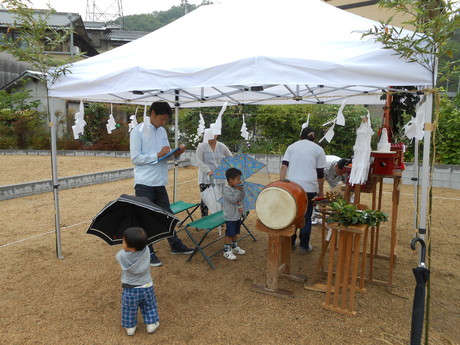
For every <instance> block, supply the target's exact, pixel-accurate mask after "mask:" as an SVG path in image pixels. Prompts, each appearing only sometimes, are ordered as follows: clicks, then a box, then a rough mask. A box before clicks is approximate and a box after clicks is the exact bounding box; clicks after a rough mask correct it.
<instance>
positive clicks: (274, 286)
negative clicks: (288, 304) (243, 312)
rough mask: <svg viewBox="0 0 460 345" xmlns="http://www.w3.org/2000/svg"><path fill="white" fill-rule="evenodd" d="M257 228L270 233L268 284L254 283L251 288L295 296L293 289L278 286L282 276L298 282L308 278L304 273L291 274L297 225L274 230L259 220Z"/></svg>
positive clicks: (284, 296) (276, 295)
mask: <svg viewBox="0 0 460 345" xmlns="http://www.w3.org/2000/svg"><path fill="white" fill-rule="evenodd" d="M256 228H257V230H259V231H263V232H266V233H268V253H267V284H266V285H265V286H264V285H261V284H252V286H251V288H252V289H253V290H254V291H256V292H260V293H263V294H267V295H271V296H275V297H282V298H291V297H293V294H294V292H293V291H289V290H285V289H280V288H278V279H279V278H280V277H281V278H286V279H289V280H292V281H295V282H298V283H303V282H305V280H306V276H304V275H302V274H291V236H292V235H293V234H294V232H295V225H291V226H289V227H287V228H284V229H280V230H274V229H270V228H268V227H266V226H265V225H264V224H262V222H261V221H260V220H257V222H256Z"/></svg>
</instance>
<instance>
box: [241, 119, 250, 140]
mask: <svg viewBox="0 0 460 345" xmlns="http://www.w3.org/2000/svg"><path fill="white" fill-rule="evenodd" d="M241 136H242V137H243V138H244V139H245V140H249V132H248V128H247V127H246V122H245V121H244V114H243V125H242V126H241Z"/></svg>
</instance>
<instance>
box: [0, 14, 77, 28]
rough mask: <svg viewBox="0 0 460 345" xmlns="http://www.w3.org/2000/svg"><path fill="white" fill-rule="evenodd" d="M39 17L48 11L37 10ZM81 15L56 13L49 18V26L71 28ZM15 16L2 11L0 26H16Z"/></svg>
mask: <svg viewBox="0 0 460 345" xmlns="http://www.w3.org/2000/svg"><path fill="white" fill-rule="evenodd" d="M35 12H36V14H37V15H40V14H42V15H43V14H45V13H46V12H48V11H47V10H35ZM78 17H80V15H79V14H78V13H66V12H56V13H54V14H51V15H50V16H49V18H48V24H49V25H50V26H53V27H62V26H69V25H70V23H71V22H72V21H75V20H76V19H77V18H78ZM14 20H15V15H14V14H13V13H11V12H10V11H8V10H0V26H10V25H13V24H14Z"/></svg>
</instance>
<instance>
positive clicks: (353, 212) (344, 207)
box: [327, 199, 388, 226]
mask: <svg viewBox="0 0 460 345" xmlns="http://www.w3.org/2000/svg"><path fill="white" fill-rule="evenodd" d="M331 208H332V215H331V217H330V218H328V220H327V222H328V223H339V224H340V225H343V226H348V225H357V224H367V225H369V226H376V225H379V224H380V223H381V222H386V221H388V215H387V214H386V213H385V212H382V211H377V210H364V211H362V210H358V208H357V207H356V206H355V205H353V204H348V203H347V202H346V201H345V200H343V199H338V200H336V201H334V202H333V203H332V204H331Z"/></svg>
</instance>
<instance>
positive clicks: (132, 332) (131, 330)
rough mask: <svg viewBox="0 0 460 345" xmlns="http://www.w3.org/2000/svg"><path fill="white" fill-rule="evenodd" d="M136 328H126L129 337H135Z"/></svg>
mask: <svg viewBox="0 0 460 345" xmlns="http://www.w3.org/2000/svg"><path fill="white" fill-rule="evenodd" d="M136 327H137V326H134V327H131V328H126V333H127V334H128V335H134V333H135V332H136Z"/></svg>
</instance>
